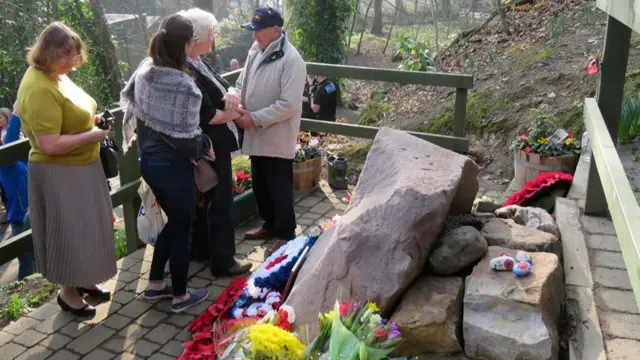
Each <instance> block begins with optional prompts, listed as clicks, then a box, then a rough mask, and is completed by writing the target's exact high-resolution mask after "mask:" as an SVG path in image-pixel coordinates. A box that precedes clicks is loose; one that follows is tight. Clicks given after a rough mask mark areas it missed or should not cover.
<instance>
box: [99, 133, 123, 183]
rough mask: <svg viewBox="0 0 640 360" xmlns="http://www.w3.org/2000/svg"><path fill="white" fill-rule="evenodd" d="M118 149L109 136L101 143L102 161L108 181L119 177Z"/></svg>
mask: <svg viewBox="0 0 640 360" xmlns="http://www.w3.org/2000/svg"><path fill="white" fill-rule="evenodd" d="M119 150H120V149H118V147H117V146H116V143H115V142H114V141H113V139H111V137H110V136H109V135H107V136H105V137H104V139H102V141H101V142H100V160H101V161H102V169H103V170H104V175H105V176H106V177H107V179H111V178H114V177H116V176H118V151H119Z"/></svg>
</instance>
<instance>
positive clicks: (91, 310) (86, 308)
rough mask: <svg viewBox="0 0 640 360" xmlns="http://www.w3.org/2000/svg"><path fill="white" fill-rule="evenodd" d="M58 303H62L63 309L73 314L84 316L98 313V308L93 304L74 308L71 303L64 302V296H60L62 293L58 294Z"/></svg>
mask: <svg viewBox="0 0 640 360" xmlns="http://www.w3.org/2000/svg"><path fill="white" fill-rule="evenodd" d="M58 305H60V307H61V308H62V310H64V311H68V312H70V313H72V314H73V315H77V316H83V317H84V316H86V317H92V316H95V315H96V308H94V307H93V306H91V305H89V304H86V305H85V306H84V307H83V308H81V309H75V308H72V307H71V306H70V305H69V304H67V303H66V302H64V300H62V297H60V294H58Z"/></svg>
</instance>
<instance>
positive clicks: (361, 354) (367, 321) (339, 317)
mask: <svg viewBox="0 0 640 360" xmlns="http://www.w3.org/2000/svg"><path fill="white" fill-rule="evenodd" d="M379 313H380V309H379V308H378V306H377V305H376V304H375V303H371V302H368V303H365V304H358V303H349V302H343V303H338V302H337V301H336V304H335V307H334V309H333V310H332V311H330V312H329V313H326V314H320V315H319V321H320V333H319V334H318V336H317V337H316V339H315V340H314V341H313V342H312V343H311V344H310V345H309V346H308V347H307V349H306V350H305V356H307V358H310V359H330V360H333V359H353V360H379V359H385V358H386V357H387V356H388V355H389V354H390V353H391V352H392V351H393V350H394V349H395V348H396V347H397V346H398V345H399V344H400V342H402V333H401V332H400V329H399V328H398V325H397V324H396V323H395V322H393V321H387V320H386V319H383V318H382V317H381V316H380V314H379Z"/></svg>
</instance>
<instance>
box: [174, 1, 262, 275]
mask: <svg viewBox="0 0 640 360" xmlns="http://www.w3.org/2000/svg"><path fill="white" fill-rule="evenodd" d="M178 14H179V15H182V16H184V17H186V18H187V19H189V20H191V23H192V24H193V28H194V31H195V34H196V36H197V38H198V40H197V42H196V44H195V46H193V48H192V50H191V51H190V52H188V53H187V56H188V57H189V58H188V59H187V60H188V62H189V68H190V70H191V71H192V73H193V75H194V76H195V81H196V85H198V88H199V89H200V91H201V92H202V104H201V106H200V127H201V128H202V130H203V132H204V133H205V134H207V135H208V136H209V138H211V141H212V143H213V150H214V151H215V153H216V159H215V161H214V162H213V163H212V166H213V168H214V169H215V170H216V172H217V173H218V176H219V178H220V182H219V184H218V185H217V186H216V187H214V188H213V189H211V190H209V191H208V192H207V193H206V194H205V195H206V197H207V199H208V200H209V206H208V208H207V224H208V229H207V230H208V231H207V233H208V238H209V239H208V240H209V259H210V263H209V269H210V270H211V273H212V274H213V275H214V276H234V275H240V274H244V273H246V272H248V271H249V270H250V269H251V263H249V262H248V261H245V260H237V259H236V258H235V257H234V255H235V252H236V249H235V248H236V245H235V236H234V228H233V222H232V214H231V211H232V206H233V174H232V170H231V153H232V152H234V151H236V150H238V149H239V148H240V135H241V134H240V133H239V129H238V128H237V127H236V126H235V124H234V122H233V120H235V119H237V118H239V117H240V114H239V113H238V112H237V111H236V108H237V107H238V104H239V102H240V99H239V98H238V96H236V95H234V94H230V93H228V92H227V90H228V89H229V84H228V83H227V82H226V81H225V80H224V79H223V78H222V77H221V76H220V75H218V74H217V73H216V72H215V71H214V70H213V68H212V67H211V66H210V65H209V64H207V63H206V62H204V61H203V59H202V58H201V56H202V55H205V54H208V53H210V52H211V47H212V46H213V44H214V42H215V34H214V30H213V26H214V25H215V24H216V23H217V21H216V18H215V16H214V15H213V14H211V13H209V12H207V11H204V10H201V9H198V8H192V9H189V10H184V11H181V12H179V13H178Z"/></svg>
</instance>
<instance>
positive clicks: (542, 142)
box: [511, 116, 582, 156]
mask: <svg viewBox="0 0 640 360" xmlns="http://www.w3.org/2000/svg"><path fill="white" fill-rule="evenodd" d="M511 149H519V150H522V151H525V152H527V153H533V154H539V155H542V156H561V155H579V154H580V151H581V149H582V147H581V146H580V141H579V140H577V139H575V138H574V137H573V134H570V133H567V132H566V131H564V130H562V129H555V128H554V127H553V125H552V124H551V121H550V119H549V117H546V116H542V117H539V118H537V119H536V120H535V121H534V122H533V125H531V127H530V128H529V130H528V132H523V133H522V134H520V135H519V136H518V137H517V138H516V140H514V141H513V143H512V144H511Z"/></svg>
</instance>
